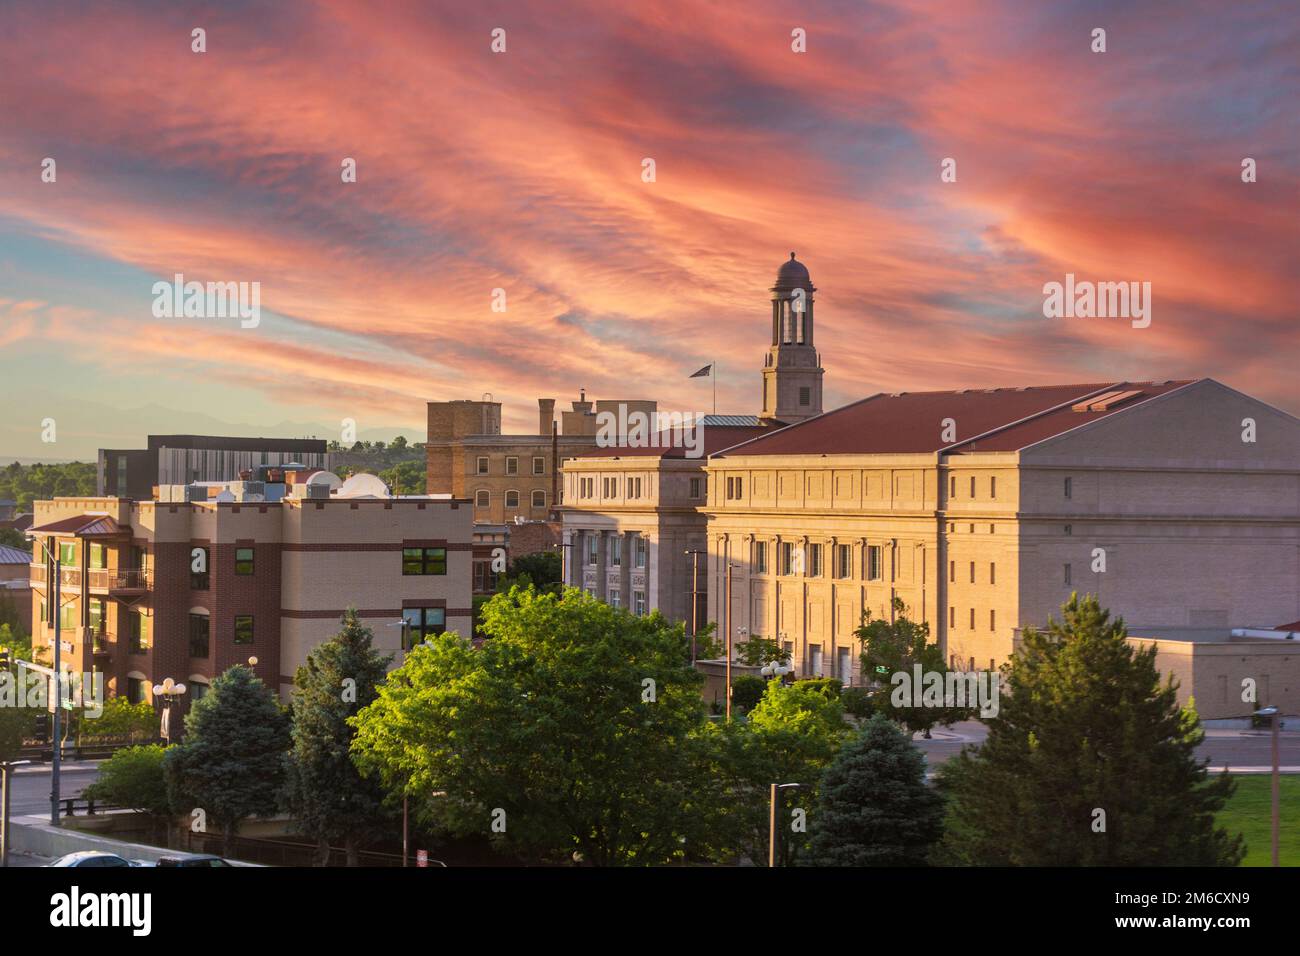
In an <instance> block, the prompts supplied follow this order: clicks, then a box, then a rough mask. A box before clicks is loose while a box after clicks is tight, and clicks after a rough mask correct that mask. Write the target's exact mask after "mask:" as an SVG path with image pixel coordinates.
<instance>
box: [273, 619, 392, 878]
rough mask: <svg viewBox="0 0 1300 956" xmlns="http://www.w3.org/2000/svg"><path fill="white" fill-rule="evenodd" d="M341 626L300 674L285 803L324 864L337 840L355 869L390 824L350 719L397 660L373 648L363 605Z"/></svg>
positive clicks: (293, 702)
mask: <svg viewBox="0 0 1300 956" xmlns="http://www.w3.org/2000/svg"><path fill="white" fill-rule="evenodd" d="M341 623H342V625H343V626H342V629H341V630H340V631H339V632H338V634H337V635H335V636H334V637H333V638H332V639H331V640H329V641H326V642H325V643H324V644H321V645H319V646H318V647H316V648H314V649H313V650H312V652H311V653H310V654H309V655H308V656H307V663H306V664H304V665H303V666H302V667H300V668H298V673H297V674H296V675H295V677H294V689H293V696H292V700H291V704H290V706H291V709H292V712H293V731H292V736H293V749H292V750H291V751H290V753H289V754H288V756H287V757H286V758H285V777H286V781H287V783H286V787H285V803H286V806H287V808H288V810H289V812H290V814H291V815H292V816H293V818H294V822H295V825H296V827H297V828H298V830H299V831H300V832H302V833H305V834H307V835H308V836H310V837H312V838H314V839H315V840H316V842H317V844H318V846H319V848H320V853H321V859H320V865H322V866H324V865H325V864H326V863H327V862H328V861H329V847H330V843H331V842H341V843H342V844H343V847H344V848H345V849H346V851H347V863H348V866H356V865H357V863H358V862H359V860H358V851H359V850H360V849H361V846H362V845H363V844H365V843H367V842H370V841H371V840H373V839H375V838H377V837H379V836H381V835H383V834H384V833H386V832H389V830H390V829H391V828H390V825H389V819H388V818H389V817H390V816H391V815H390V814H388V813H386V812H385V810H384V806H383V801H384V791H383V789H382V787H380V785H379V781H378V780H377V779H370V780H367V779H365V778H363V777H362V776H361V774H360V773H358V772H357V768H356V766H355V765H354V764H353V763H352V757H351V755H350V753H349V748H350V747H351V746H352V738H353V737H354V736H355V734H356V731H355V730H354V729H353V728H352V726H350V725H349V723H348V718H349V717H352V716H353V715H355V714H356V713H357V711H359V710H360V709H361V708H363V707H365V706H367V705H368V704H369V703H370V702H371V701H373V700H374V699H375V697H376V694H377V691H376V687H377V686H378V685H379V684H380V683H382V682H383V680H384V673H385V671H386V669H387V665H388V662H389V660H390V659H391V658H389V657H386V656H381V655H380V654H378V653H377V652H376V651H374V650H373V649H372V647H371V645H372V642H373V639H374V636H373V635H372V634H371V632H370V629H369V628H368V627H365V626H364V625H362V623H361V621H360V620H359V619H358V618H357V610H356V608H354V607H350V608H348V610H347V612H346V613H345V614H344V615H343V619H342V621H341Z"/></svg>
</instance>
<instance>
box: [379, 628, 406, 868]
mask: <svg viewBox="0 0 1300 956" xmlns="http://www.w3.org/2000/svg"><path fill="white" fill-rule="evenodd" d="M384 627H400V628H401V629H402V652H403V653H405V652H406V651H408V650H410V647H408V646H407V635H408V634H409V632H410V628H411V622H410V621H408V620H407V619H406V618H405V617H400V618H398V619H397V620H396V621H390V622H389V623H388V624H385V625H384ZM408 799H409V798H408V797H407V794H406V791H405V790H403V791H402V866H403V867H405V866H406V865H407V858H408V856H409V847H410V843H411V839H410V838H411V826H410V819H411V817H410V811H409V803H408Z"/></svg>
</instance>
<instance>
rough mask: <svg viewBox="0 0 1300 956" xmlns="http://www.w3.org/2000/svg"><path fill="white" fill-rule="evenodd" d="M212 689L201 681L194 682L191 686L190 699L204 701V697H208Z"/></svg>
mask: <svg viewBox="0 0 1300 956" xmlns="http://www.w3.org/2000/svg"><path fill="white" fill-rule="evenodd" d="M211 689H212V688H210V687H209V686H208V685H207V684H204V683H201V682H199V681H194V682H193V683H192V684H190V699H191V700H202V699H203V698H204V697H207V696H208V691H209V690H211Z"/></svg>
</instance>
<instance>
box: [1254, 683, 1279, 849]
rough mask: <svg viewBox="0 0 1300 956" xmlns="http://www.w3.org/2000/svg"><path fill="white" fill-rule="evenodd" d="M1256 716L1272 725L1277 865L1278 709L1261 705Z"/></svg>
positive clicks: (1274, 837)
mask: <svg viewBox="0 0 1300 956" xmlns="http://www.w3.org/2000/svg"><path fill="white" fill-rule="evenodd" d="M1255 716H1256V717H1268V718H1270V720H1269V723H1271V724H1272V725H1273V865H1274V866H1277V865H1278V852H1277V829H1278V767H1277V764H1278V759H1277V749H1278V746H1277V730H1278V717H1279V716H1281V713H1280V711H1279V710H1278V708H1276V707H1261V708H1260V709H1259V710H1257V711H1255Z"/></svg>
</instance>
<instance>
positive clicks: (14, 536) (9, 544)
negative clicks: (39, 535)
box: [0, 528, 32, 554]
mask: <svg viewBox="0 0 1300 956" xmlns="http://www.w3.org/2000/svg"><path fill="white" fill-rule="evenodd" d="M0 545H4V546H5V547H6V548H17V549H18V550H19V551H26V552H27V553H28V554H31V553H32V543H31V542H30V541H28V540H27V535H25V534H23V533H22V532H21V531H19V530H18V529H17V528H0Z"/></svg>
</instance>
